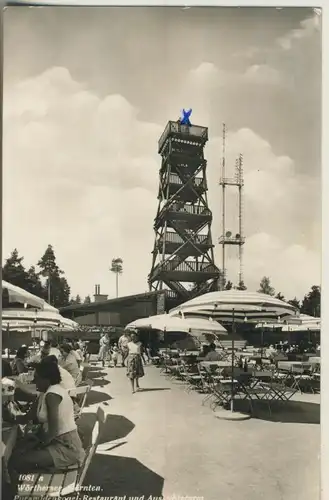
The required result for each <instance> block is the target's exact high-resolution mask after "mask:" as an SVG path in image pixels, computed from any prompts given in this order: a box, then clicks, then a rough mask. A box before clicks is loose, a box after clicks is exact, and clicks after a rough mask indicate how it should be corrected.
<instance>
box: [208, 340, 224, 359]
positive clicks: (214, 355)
mask: <svg viewBox="0 0 329 500" xmlns="http://www.w3.org/2000/svg"><path fill="white" fill-rule="evenodd" d="M221 358H222V357H221V355H220V353H219V352H217V351H216V345H215V344H214V343H211V344H210V345H209V350H208V353H207V355H206V356H205V358H204V361H220V360H221Z"/></svg>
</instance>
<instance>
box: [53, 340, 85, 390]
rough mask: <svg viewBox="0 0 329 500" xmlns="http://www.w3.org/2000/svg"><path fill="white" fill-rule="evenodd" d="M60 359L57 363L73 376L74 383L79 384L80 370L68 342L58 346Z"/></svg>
mask: <svg viewBox="0 0 329 500" xmlns="http://www.w3.org/2000/svg"><path fill="white" fill-rule="evenodd" d="M60 351H61V359H60V361H59V363H58V364H59V365H60V366H61V367H62V368H64V369H65V370H67V371H68V372H69V373H70V374H71V375H72V377H73V379H74V382H75V384H76V385H79V384H80V382H81V380H82V372H81V370H80V368H79V365H78V362H77V359H76V356H75V355H74V354H73V350H72V347H71V345H70V344H62V345H61V346H60Z"/></svg>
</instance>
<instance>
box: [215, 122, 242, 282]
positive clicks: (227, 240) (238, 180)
mask: <svg viewBox="0 0 329 500" xmlns="http://www.w3.org/2000/svg"><path fill="white" fill-rule="evenodd" d="M222 133H223V144H222V165H221V178H220V181H219V185H220V186H221V188H222V234H221V236H220V238H219V240H218V242H219V244H220V245H221V247H222V274H221V283H220V285H221V290H224V289H225V284H226V274H227V268H226V247H228V246H237V247H238V249H239V273H238V284H239V285H240V284H242V283H243V245H244V242H245V238H244V236H243V186H244V180H243V156H242V154H240V155H239V157H238V158H237V159H236V162H235V175H234V178H230V177H228V176H227V174H226V134H227V129H226V125H225V123H224V124H223V132H222ZM228 187H231V188H235V189H238V213H239V215H238V228H239V229H238V230H239V232H238V233H237V234H235V235H232V233H231V231H228V230H227V225H226V188H228Z"/></svg>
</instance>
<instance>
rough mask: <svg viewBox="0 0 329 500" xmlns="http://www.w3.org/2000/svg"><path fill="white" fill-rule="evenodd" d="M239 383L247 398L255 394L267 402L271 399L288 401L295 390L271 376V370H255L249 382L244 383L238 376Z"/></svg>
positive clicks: (257, 397)
mask: <svg viewBox="0 0 329 500" xmlns="http://www.w3.org/2000/svg"><path fill="white" fill-rule="evenodd" d="M238 380H239V384H240V385H241V386H242V388H243V390H244V391H245V393H246V396H247V398H248V399H249V398H251V399H252V396H255V397H256V399H258V400H266V401H267V402H268V403H271V402H273V401H285V402H287V401H289V400H290V399H291V398H292V396H293V395H294V394H295V393H296V392H297V388H295V387H287V386H286V385H285V384H284V383H280V382H278V381H276V380H275V379H274V378H273V374H272V372H255V373H254V374H253V375H252V377H251V379H249V384H246V383H244V380H243V378H240V377H239V379H238Z"/></svg>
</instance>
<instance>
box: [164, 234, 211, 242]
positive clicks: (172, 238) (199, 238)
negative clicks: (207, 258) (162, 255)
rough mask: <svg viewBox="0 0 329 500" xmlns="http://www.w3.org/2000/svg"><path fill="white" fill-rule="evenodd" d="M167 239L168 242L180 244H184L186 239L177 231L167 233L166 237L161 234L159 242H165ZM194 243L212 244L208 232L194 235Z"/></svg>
mask: <svg viewBox="0 0 329 500" xmlns="http://www.w3.org/2000/svg"><path fill="white" fill-rule="evenodd" d="M163 240H165V242H166V243H178V244H183V243H184V240H183V238H182V237H181V236H179V235H178V234H177V233H169V232H168V233H166V235H165V237H164V236H161V237H160V239H159V242H161V243H162V242H163ZM191 240H192V241H193V243H196V244H197V245H202V244H204V245H205V244H209V245H210V238H209V236H208V235H207V234H198V235H196V236H193V237H192V238H191Z"/></svg>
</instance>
